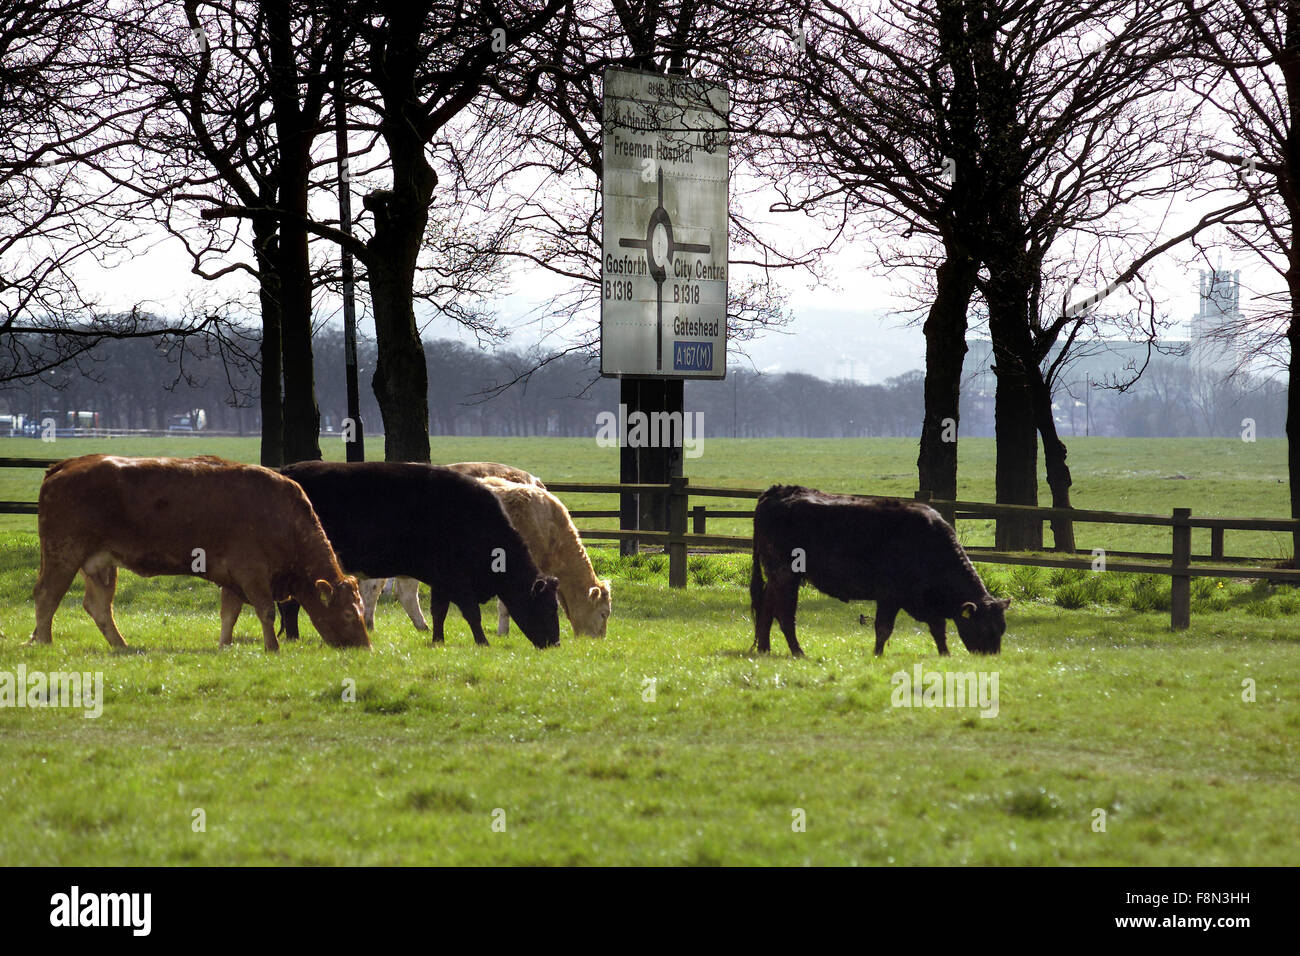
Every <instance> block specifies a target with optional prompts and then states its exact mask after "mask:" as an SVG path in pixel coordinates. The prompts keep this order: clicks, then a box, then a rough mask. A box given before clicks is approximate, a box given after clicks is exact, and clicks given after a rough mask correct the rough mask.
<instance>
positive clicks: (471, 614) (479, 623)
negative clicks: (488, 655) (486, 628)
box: [456, 598, 488, 647]
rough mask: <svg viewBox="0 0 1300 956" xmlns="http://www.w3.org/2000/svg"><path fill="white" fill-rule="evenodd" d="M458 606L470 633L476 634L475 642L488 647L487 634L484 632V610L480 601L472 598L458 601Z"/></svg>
mask: <svg viewBox="0 0 1300 956" xmlns="http://www.w3.org/2000/svg"><path fill="white" fill-rule="evenodd" d="M456 607H457V608H458V609H459V610H460V616H461V617H463V618H464V619H465V623H466V624H468V625H469V629H470V633H472V634H473V635H474V643H475V644H478V645H479V646H480V647H487V646H488V639H487V635H486V634H484V633H483V611H482V609H481V608H480V607H479V606H478V603H477V602H476V601H474V599H473V598H471V599H470V600H468V601H457V602H456Z"/></svg>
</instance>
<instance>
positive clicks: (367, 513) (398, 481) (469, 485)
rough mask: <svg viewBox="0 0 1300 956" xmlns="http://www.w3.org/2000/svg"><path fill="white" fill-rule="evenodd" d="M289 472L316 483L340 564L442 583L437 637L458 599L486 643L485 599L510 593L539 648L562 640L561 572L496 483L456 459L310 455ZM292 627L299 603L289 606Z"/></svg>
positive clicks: (285, 610)
mask: <svg viewBox="0 0 1300 956" xmlns="http://www.w3.org/2000/svg"><path fill="white" fill-rule="evenodd" d="M280 472H281V474H283V475H285V476H286V477H288V478H292V479H293V480H294V481H296V482H298V484H300V485H302V488H303V490H304V491H305V492H307V497H308V499H309V500H310V501H311V504H312V507H313V508H315V509H316V514H317V516H318V517H319V518H320V522H321V526H322V527H324V529H325V534H326V536H328V537H329V539H330V543H331V545H332V546H333V547H334V551H335V553H336V554H337V555H338V559H339V563H340V564H341V565H342V566H343V567H344V568H348V569H350V573H353V574H360V575H363V576H365V577H368V578H391V577H399V576H400V577H409V578H415V579H416V580H417V581H423V582H424V583H425V584H427V585H428V586H429V589H430V590H431V591H432V592H433V600H432V601H431V602H430V612H431V616H432V618H433V640H434V643H438V642H440V641H442V639H443V622H444V621H445V620H446V617H447V608H448V606H449V605H451V604H455V605H456V607H457V608H459V609H460V613H461V614H462V615H464V617H465V620H466V621H467V622H468V623H469V627H470V630H471V631H473V632H474V640H475V641H476V642H477V643H479V644H486V643H487V642H488V641H487V637H485V636H484V634H483V626H482V624H481V623H480V620H479V618H480V614H479V605H480V604H482V603H483V602H484V601H486V600H487V599H488V598H491V597H499V598H500V599H501V600H502V602H504V604H505V606H506V608H507V610H509V612H510V616H511V617H512V618H514V619H515V621H516V622H517V623H518V624H519V627H520V629H521V630H522V631H523V632H524V635H525V636H526V637H527V638H528V639H529V640H530V641H532V642H533V643H534V644H535V645H537V646H538V647H547V646H550V645H552V644H558V643H560V619H559V602H558V601H557V599H556V580H555V578H553V577H548V576H546V575H543V574H542V573H541V572H540V571H538V570H537V565H536V564H534V563H533V559H532V557H531V556H530V555H529V553H528V548H527V547H526V546H525V545H524V541H523V538H521V537H520V536H519V532H518V531H516V530H515V529H514V528H513V527H512V526H511V524H510V520H509V519H508V518H507V517H506V513H505V511H504V510H502V508H501V502H500V501H498V500H497V497H496V495H494V494H493V493H492V492H491V490H490V489H488V488H487V487H486V486H485V485H483V484H482V483H480V482H478V481H476V480H475V479H473V478H470V477H467V476H465V475H461V474H458V473H456V472H454V471H451V470H450V469H447V468H439V467H437V466H435V465H423V464H418V463H411V462H384V461H376V462H354V463H343V462H325V461H306V462H299V463H297V464H293V465H286V466H285V467H284V468H281V469H280ZM280 610H281V615H282V617H283V620H284V631H285V636H286V637H288V638H290V639H291V640H292V639H294V638H296V637H297V636H298V611H297V607H296V606H294V605H289V606H286V605H281V608H280Z"/></svg>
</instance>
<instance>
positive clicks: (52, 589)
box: [27, 548, 77, 644]
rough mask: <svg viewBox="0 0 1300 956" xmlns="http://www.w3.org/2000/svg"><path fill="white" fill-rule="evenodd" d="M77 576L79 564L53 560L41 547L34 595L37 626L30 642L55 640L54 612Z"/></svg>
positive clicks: (47, 642) (33, 630) (43, 642)
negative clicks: (39, 568) (39, 567)
mask: <svg viewBox="0 0 1300 956" xmlns="http://www.w3.org/2000/svg"><path fill="white" fill-rule="evenodd" d="M76 576H77V565H76V564H73V563H69V562H59V561H56V560H53V559H52V558H51V557H50V554H49V553H48V552H47V550H46V549H45V548H42V549H41V571H40V573H39V574H38V575H37V576H36V587H35V588H33V589H32V597H33V599H34V600H35V602H36V626H35V627H34V628H33V629H32V636H31V638H30V639H29V640H28V641H27V643H28V644H50V643H53V641H54V631H53V629H52V625H53V623H54V612H55V611H57V610H58V609H59V602H60V601H62V600H63V595H65V594H67V593H68V588H69V587H71V586H72V579H73V578H75V577H76Z"/></svg>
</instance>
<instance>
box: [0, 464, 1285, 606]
mask: <svg viewBox="0 0 1300 956" xmlns="http://www.w3.org/2000/svg"><path fill="white" fill-rule="evenodd" d="M59 460H60V459H57V458H0V468H42V469H43V468H48V467H49V466H50V465H52V464H54V463H55V462H57V461H59ZM546 487H547V488H548V489H549V490H550V491H551V492H553V493H558V494H588V495H591V494H596V495H624V494H636V495H643V494H644V495H656V496H667V499H668V508H667V509H666V511H667V514H668V528H667V529H666V530H665V529H639V528H638V529H634V530H620V529H606V528H582V529H580V533H581V535H582V537H584V538H587V539H590V540H597V541H599V540H608V541H638V542H641V541H644V542H647V543H653V544H661V545H662V546H663V548H664V550H665V551H666V552H667V554H668V584H669V586H670V587H675V588H684V587H686V582H687V574H686V556H687V554H688V552H689V551H690V550H691V549H692V548H697V549H698V548H713V549H728V550H749V548H750V547H751V546H752V544H753V539H752V538H747V537H743V536H740V535H725V534H708V533H707V530H708V519H710V518H726V519H748V520H752V519H753V517H754V512H753V511H752V510H743V509H742V510H737V509H735V508H708V507H706V506H705V505H696V506H695V507H693V508H692V507H691V505H690V499H691V498H692V497H694V498H731V499H737V498H740V499H746V498H753V499H757V498H758V497H759V496H760V495H761V494H762V493H763V492H762V491H761V490H759V489H755V488H720V487H716V486H712V485H694V486H692V485H691V484H690V483H689V481H688V479H686V478H673V479H672V480H671V481H670V482H668V483H667V484H645V483H642V484H620V483H617V482H576V481H558V482H548V483H547V486H546ZM853 497H857V498H875V499H883V500H894V501H910V500H917V499H919V500H922V501H925V502H926V503H928V504H930V505H931V506H933V507H934V508H935V509H936V510H937V511H938V512H939V513H940V514H942V515H943V516H944V517H945V518H946V519H947V520H948V521H949V523H951V524H952V525H953V526H954V528H955V527H956V525H957V523H958V522H959V521H963V520H965V521H969V520H979V519H989V518H993V519H996V518H998V517H1011V516H1024V515H1032V516H1033V517H1035V518H1037V519H1038V520H1040V521H1051V520H1052V519H1054V518H1065V519H1068V520H1070V521H1076V522H1088V523H1094V524H1129V525H1144V526H1147V527H1157V528H1169V529H1170V530H1171V545H1170V550H1169V553H1168V554H1165V553H1162V552H1150V551H1108V552H1105V554H1106V562H1105V570H1107V571H1117V572H1121V573H1136V574H1157V575H1161V576H1164V577H1168V578H1169V579H1170V595H1171V599H1170V609H1169V615H1170V625H1171V627H1173V628H1174V629H1175V630H1181V629H1184V628H1186V627H1188V626H1190V623H1191V580H1192V578H1195V577H1215V578H1259V579H1264V580H1267V581H1270V582H1276V583H1285V584H1293V585H1300V570H1290V569H1283V568H1274V567H1266V566H1264V564H1263V563H1264V562H1265V561H1266V560H1267V559H1264V558H1247V557H1231V556H1228V555H1225V554H1224V532H1225V531H1274V532H1286V533H1288V534H1290V533H1293V532H1294V531H1296V530H1300V519H1290V518H1221V517H1210V516H1205V517H1199V516H1194V515H1193V514H1192V512H1191V509H1189V508H1174V509H1173V512H1172V514H1170V515H1149V514H1131V513H1128V512H1122V511H1097V510H1090V509H1074V508H1040V507H1037V506H1034V505H1005V504H990V503H988V502H982V501H932V500H930V497H929V494H928V493H926V492H917V494H916V495H915V496H914V499H908V498H898V497H895V496H891V495H854V496H853ZM638 513H640V512H639V511H638ZM0 514H36V502H34V501H0ZM570 514H571V515H572V516H573V517H575V518H618V517H619V516H620V514H621V512H620V511H619V510H617V509H587V510H583V509H575V510H573V511H571V512H570ZM688 522H689V524H690V528H691V530H690V531H688V530H687V526H688ZM1196 528H1201V529H1207V528H1208V529H1209V530H1210V535H1211V539H1210V541H1211V543H1210V554H1209V555H1196V554H1193V553H1192V530H1193V529H1196ZM966 550H967V551H968V552H969V553H970V555H971V557H972V558H973V559H974V560H976V561H979V562H981V563H984V564H1005V565H1025V566H1029V567H1037V568H1074V569H1079V570H1084V571H1087V570H1092V569H1093V562H1094V560H1095V557H1094V555H1093V552H1090V551H1084V550H1082V549H1080V550H1077V551H1072V552H1069V553H1068V554H1066V553H1061V552H1055V553H1029V552H1008V551H998V550H996V549H993V548H983V547H971V548H967V549H966ZM1084 555H1087V556H1086V557H1085V556H1084ZM1112 557H1116V558H1120V559H1121V560H1118V561H1114V560H1111V558H1112ZM1134 558H1137V559H1146V560H1131V559H1134ZM1126 559H1128V560H1126ZM1207 560H1208V561H1232V562H1238V563H1237V564H1235V565H1233V564H1216V565H1205V564H1198V563H1196V562H1204V561H1207Z"/></svg>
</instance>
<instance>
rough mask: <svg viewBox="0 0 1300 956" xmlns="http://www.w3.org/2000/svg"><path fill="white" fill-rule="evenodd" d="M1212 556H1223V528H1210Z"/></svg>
mask: <svg viewBox="0 0 1300 956" xmlns="http://www.w3.org/2000/svg"><path fill="white" fill-rule="evenodd" d="M1210 557H1212V558H1221V557H1223V529H1222V528H1211V529H1210Z"/></svg>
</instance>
